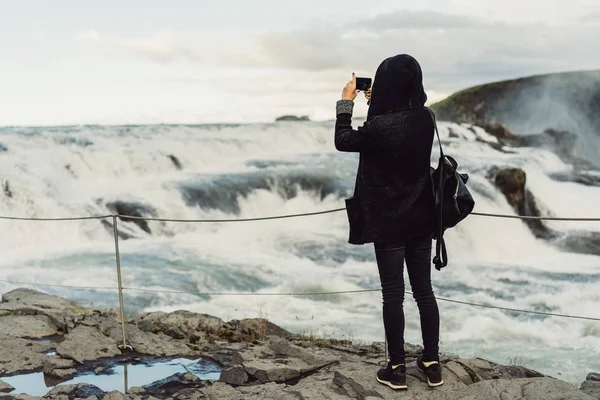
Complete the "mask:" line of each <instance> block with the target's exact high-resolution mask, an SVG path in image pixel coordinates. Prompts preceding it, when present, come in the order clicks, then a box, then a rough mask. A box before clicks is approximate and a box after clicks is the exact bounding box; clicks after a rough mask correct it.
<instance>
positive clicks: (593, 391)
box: [580, 372, 600, 399]
mask: <svg viewBox="0 0 600 400" xmlns="http://www.w3.org/2000/svg"><path fill="white" fill-rule="evenodd" d="M580 389H581V390H582V391H583V392H584V393H586V394H588V395H590V396H592V397H593V398H595V399H600V374H598V373H593V372H592V373H590V374H589V375H588V376H587V377H586V380H585V381H584V382H583V383H582V384H581V387H580Z"/></svg>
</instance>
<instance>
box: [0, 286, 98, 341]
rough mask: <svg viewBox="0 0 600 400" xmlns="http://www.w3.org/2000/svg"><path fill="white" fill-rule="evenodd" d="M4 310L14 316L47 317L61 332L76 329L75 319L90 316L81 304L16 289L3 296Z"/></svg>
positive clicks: (36, 292) (0, 304) (1, 304)
mask: <svg viewBox="0 0 600 400" xmlns="http://www.w3.org/2000/svg"><path fill="white" fill-rule="evenodd" d="M2 310H4V311H9V312H10V313H11V314H12V315H45V316H47V317H49V318H50V320H51V321H52V323H53V324H54V326H55V327H56V329H57V330H59V331H61V332H66V331H67V330H68V329H70V328H74V327H75V323H74V322H73V319H74V318H75V319H77V318H82V317H83V316H85V315H87V314H90V311H89V310H88V309H86V308H84V307H82V306H81V305H80V304H79V303H76V302H73V301H68V300H65V299H62V298H60V297H58V296H51V295H48V294H45V293H41V292H38V291H35V290H32V289H15V290H13V291H10V292H8V293H5V294H3V295H2V302H1V303H0V311H2Z"/></svg>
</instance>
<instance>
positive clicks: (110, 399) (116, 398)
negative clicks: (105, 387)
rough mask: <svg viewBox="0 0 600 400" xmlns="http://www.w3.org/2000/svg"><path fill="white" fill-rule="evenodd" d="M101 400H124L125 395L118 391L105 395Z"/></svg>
mask: <svg viewBox="0 0 600 400" xmlns="http://www.w3.org/2000/svg"><path fill="white" fill-rule="evenodd" d="M102 400H125V395H124V394H123V393H121V392H119V391H118V390H113V391H112V392H109V393H106V394H105V395H104V397H103V398H102Z"/></svg>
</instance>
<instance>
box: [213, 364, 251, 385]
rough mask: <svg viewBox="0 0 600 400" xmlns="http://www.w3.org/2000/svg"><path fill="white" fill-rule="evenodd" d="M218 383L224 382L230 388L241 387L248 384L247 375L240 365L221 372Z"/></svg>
mask: <svg viewBox="0 0 600 400" xmlns="http://www.w3.org/2000/svg"><path fill="white" fill-rule="evenodd" d="M219 382H224V383H227V384H229V385H232V386H239V385H243V384H244V383H246V382H248V374H247V373H246V370H245V369H244V367H243V366H241V365H237V366H234V367H229V368H226V369H224V370H223V371H221V376H220V377H219Z"/></svg>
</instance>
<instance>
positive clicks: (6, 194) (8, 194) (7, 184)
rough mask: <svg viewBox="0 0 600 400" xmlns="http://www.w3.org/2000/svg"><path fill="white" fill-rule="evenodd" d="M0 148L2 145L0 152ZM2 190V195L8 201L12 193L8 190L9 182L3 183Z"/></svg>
mask: <svg viewBox="0 0 600 400" xmlns="http://www.w3.org/2000/svg"><path fill="white" fill-rule="evenodd" d="M1 146H2V145H1V144H0V151H1V150H2V148H1ZM2 189H3V191H4V195H5V196H6V197H8V198H9V199H10V198H12V197H13V193H12V190H10V184H9V182H8V181H5V182H4V183H3V184H2Z"/></svg>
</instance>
